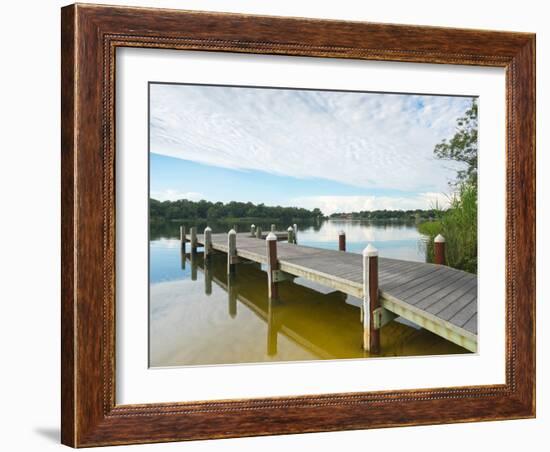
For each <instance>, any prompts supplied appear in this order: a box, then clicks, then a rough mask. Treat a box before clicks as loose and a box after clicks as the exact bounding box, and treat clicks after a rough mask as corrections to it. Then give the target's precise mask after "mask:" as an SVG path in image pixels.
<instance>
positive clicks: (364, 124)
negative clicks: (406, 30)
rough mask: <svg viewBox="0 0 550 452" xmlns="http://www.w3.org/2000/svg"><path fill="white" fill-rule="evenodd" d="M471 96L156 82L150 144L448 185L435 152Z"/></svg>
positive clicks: (299, 172) (404, 185)
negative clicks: (229, 86)
mask: <svg viewBox="0 0 550 452" xmlns="http://www.w3.org/2000/svg"><path fill="white" fill-rule="evenodd" d="M470 102H471V100H470V99H469V98H459V97H448V96H419V95H391V94H373V93H346V92H321V91H303V90H301V91H300V90H276V89H251V88H247V89H243V88H227V87H211V86H188V85H159V84H154V85H151V151H152V152H155V153H158V154H163V155H167V156H171V157H177V158H181V159H186V160H191V161H195V162H201V163H205V164H209V165H215V166H220V167H225V168H234V169H252V170H263V171H267V172H270V173H273V174H281V175H287V176H293V177H298V178H322V179H329V180H332V181H337V182H341V183H345V184H349V185H353V186H356V187H361V188H367V189H368V188H392V189H397V190H405V191H413V192H427V191H433V192H438V191H446V190H447V188H448V181H449V180H451V179H453V178H454V176H455V170H456V165H453V164H450V163H449V162H442V161H440V160H437V159H435V158H434V157H433V148H434V146H435V144H437V143H438V142H440V141H441V140H442V139H443V138H448V137H450V136H452V134H453V133H454V130H455V126H456V119H457V117H459V116H461V115H463V113H464V111H465V110H466V109H467V108H468V106H469V104H470Z"/></svg>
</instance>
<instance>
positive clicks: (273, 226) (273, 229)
mask: <svg viewBox="0 0 550 452" xmlns="http://www.w3.org/2000/svg"><path fill="white" fill-rule="evenodd" d="M276 228H277V226H275V225H274V224H272V225H271V232H275V231H276V230H277V229H276Z"/></svg>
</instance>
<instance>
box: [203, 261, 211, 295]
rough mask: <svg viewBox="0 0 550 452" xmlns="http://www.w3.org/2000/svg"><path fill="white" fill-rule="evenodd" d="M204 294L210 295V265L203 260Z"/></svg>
mask: <svg viewBox="0 0 550 452" xmlns="http://www.w3.org/2000/svg"><path fill="white" fill-rule="evenodd" d="M204 293H205V294H206V295H208V296H210V295H212V263H211V262H209V260H208V259H206V258H205V259H204Z"/></svg>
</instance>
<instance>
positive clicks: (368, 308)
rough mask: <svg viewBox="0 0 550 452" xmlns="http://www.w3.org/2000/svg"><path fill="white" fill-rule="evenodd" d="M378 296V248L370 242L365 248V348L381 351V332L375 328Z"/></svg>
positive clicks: (370, 350)
mask: <svg viewBox="0 0 550 452" xmlns="http://www.w3.org/2000/svg"><path fill="white" fill-rule="evenodd" d="M379 306H380V299H379V296H378V250H377V249H376V248H375V247H374V246H372V245H371V244H370V243H369V244H368V245H367V247H366V248H365V249H364V250H363V349H364V350H365V351H367V352H370V353H375V354H376V353H380V332H379V330H377V329H375V328H374V310H375V309H376V308H378V307H379Z"/></svg>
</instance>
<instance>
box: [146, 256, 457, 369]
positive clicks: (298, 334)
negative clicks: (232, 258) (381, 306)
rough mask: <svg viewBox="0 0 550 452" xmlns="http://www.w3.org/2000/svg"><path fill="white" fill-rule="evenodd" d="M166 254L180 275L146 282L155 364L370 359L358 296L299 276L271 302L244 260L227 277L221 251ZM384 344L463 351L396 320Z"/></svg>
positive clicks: (405, 349)
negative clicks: (364, 344) (364, 345)
mask: <svg viewBox="0 0 550 452" xmlns="http://www.w3.org/2000/svg"><path fill="white" fill-rule="evenodd" d="M169 253H170V256H171V257H172V258H173V257H174V255H176V253H177V255H178V257H179V260H180V262H179V265H178V268H179V270H180V272H181V274H182V276H183V277H182V278H181V279H175V280H169V281H162V282H158V281H157V282H155V283H154V284H151V293H150V297H151V298H150V365H151V366H152V367H164V366H184V365H207V364H229V363H231V364H233V363H258V362H271V361H303V360H315V359H352V358H364V357H368V354H367V353H366V352H364V351H363V349H362V346H361V341H360V338H361V337H362V326H361V322H360V309H359V300H355V299H353V298H352V297H349V296H347V295H345V294H343V293H341V292H338V291H333V290H331V289H327V288H324V287H322V286H312V285H311V283H309V282H307V281H303V280H301V279H300V278H297V279H295V280H294V281H284V282H282V283H280V301H277V302H273V301H270V300H269V298H268V294H267V283H266V278H267V275H266V273H265V271H264V270H263V269H262V268H261V267H260V265H259V264H255V263H241V264H239V265H238V266H237V271H236V274H235V275H234V276H232V277H231V276H230V277H228V275H227V260H226V257H225V256H224V255H212V256H210V258H209V259H208V260H207V261H206V263H205V260H204V259H203V255H202V253H201V252H199V253H196V254H191V253H187V254H185V253H182V252H181V251H180V250H179V249H178V250H176V249H171V250H170V252H169ZM152 258H154V254H153V255H152ZM381 346H382V347H381V348H382V354H381V355H377V356H413V355H434V354H452V353H464V349H462V348H461V347H458V346H456V345H454V344H451V343H449V342H447V341H445V340H444V339H441V338H440V337H438V336H436V335H434V334H432V333H430V332H428V331H426V330H423V329H418V328H417V327H414V326H411V325H408V324H406V323H402V322H399V321H397V322H391V323H389V324H388V325H386V326H384V327H383V328H382V330H381Z"/></svg>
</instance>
